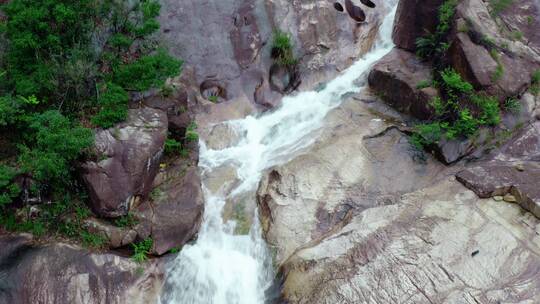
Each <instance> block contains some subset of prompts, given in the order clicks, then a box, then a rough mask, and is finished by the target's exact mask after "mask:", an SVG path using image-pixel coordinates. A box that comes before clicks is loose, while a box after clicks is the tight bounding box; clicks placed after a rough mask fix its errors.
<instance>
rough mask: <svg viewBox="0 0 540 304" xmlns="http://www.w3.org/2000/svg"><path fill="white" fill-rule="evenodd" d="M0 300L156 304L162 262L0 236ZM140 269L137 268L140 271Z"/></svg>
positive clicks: (8, 303)
mask: <svg viewBox="0 0 540 304" xmlns="http://www.w3.org/2000/svg"><path fill="white" fill-rule="evenodd" d="M0 248H2V250H0V265H1V266H0V286H1V291H0V303H2V304H14V303H28V304H30V303H32V304H33V303H85V304H102V303H108V304H121V303H132V304H143V303H156V302H157V299H158V297H159V293H160V288H161V285H162V282H163V278H164V271H165V269H164V263H163V262H165V261H161V262H159V261H153V262H147V263H145V264H143V265H141V264H139V263H136V262H134V261H132V260H131V259H130V258H128V257H120V256H118V255H113V254H111V253H92V252H89V251H87V250H84V249H81V248H78V247H75V246H71V245H68V244H61V243H53V244H49V245H47V246H38V245H36V244H34V243H33V241H32V239H31V238H30V237H29V236H25V235H21V236H0ZM141 270H142V271H141Z"/></svg>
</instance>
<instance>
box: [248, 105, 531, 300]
mask: <svg viewBox="0 0 540 304" xmlns="http://www.w3.org/2000/svg"><path fill="white" fill-rule="evenodd" d="M366 99H369V97H361V98H357V99H354V100H355V101H352V100H351V101H347V102H345V103H344V104H343V105H342V106H340V107H339V108H338V109H336V110H335V111H333V112H332V113H331V114H330V115H329V117H328V119H327V124H326V125H325V127H324V131H323V132H322V134H321V136H320V140H319V141H318V142H317V143H316V144H315V145H314V146H313V148H312V149H310V151H308V152H306V153H305V154H304V155H301V156H299V157H297V158H296V159H294V160H293V161H291V162H290V163H288V164H286V165H283V166H279V167H276V168H273V169H272V170H271V171H270V172H269V173H268V175H267V176H266V177H265V178H264V179H263V181H262V182H261V184H260V187H259V191H258V199H259V205H260V214H261V218H262V223H263V230H264V232H265V235H266V238H267V240H268V242H269V244H270V246H272V247H273V248H274V250H275V251H276V253H277V254H276V260H275V261H276V263H278V265H279V267H280V270H281V273H282V275H283V278H284V281H283V290H282V300H283V301H285V302H288V303H364V302H366V303H368V302H374V303H406V301H412V302H413V303H489V302H490V301H501V302H505V301H509V302H516V301H517V302H527V301H528V302H531V303H532V302H536V301H538V300H540V296H539V295H540V281H538V280H537V278H536V276H535V275H534V274H533V273H535V272H536V271H538V270H539V269H540V247H539V246H540V239H539V238H538V236H537V234H536V232H535V230H536V229H538V228H539V227H540V220H538V219H537V218H536V217H535V216H534V215H532V214H531V213H528V212H524V209H522V208H521V207H520V206H519V205H518V204H509V203H507V202H504V201H502V200H501V201H500V202H496V201H494V200H489V199H481V198H478V196H477V195H476V194H475V193H474V192H472V191H470V190H468V189H467V188H466V187H464V186H462V185H461V184H460V183H458V182H457V181H455V178H454V177H453V175H454V174H456V172H458V171H461V170H463V164H457V165H454V166H452V167H446V166H444V165H442V164H441V163H439V162H438V161H436V160H434V159H432V158H430V157H429V156H427V155H424V154H422V153H420V152H417V151H416V152H415V150H414V149H412V150H411V146H410V144H409V143H408V141H407V140H406V136H405V135H404V134H402V132H401V131H400V130H399V128H400V127H399V126H400V125H401V123H400V122H399V115H398V116H397V117H396V116H395V114H392V111H389V110H382V111H381V110H380V109H377V108H375V109H374V108H370V107H371V106H374V107H375V106H376V107H380V105H379V104H378V102H375V103H367V104H366V103H361V102H359V101H358V100H366ZM383 109H384V108H383ZM388 113H390V114H392V115H391V116H390V117H392V118H389V117H388V115H387V114H388ZM353 117H354V122H353V121H351V118H353ZM359 126H362V127H359ZM392 126H393V127H392ZM359 138H360V139H361V138H363V140H359ZM529 146H531V145H529ZM418 153H420V154H418ZM471 166H472V165H471ZM524 167H525V169H524V170H525V171H523V172H520V171H518V170H516V169H513V170H514V171H515V172H516V174H519V173H523V174H525V172H527V170H530V169H531V168H530V167H529V166H527V165H526V164H525V166H524ZM468 169H470V168H469V167H467V168H465V170H468ZM458 176H459V174H458ZM483 177H485V176H481V177H479V178H478V180H482V178H483ZM525 180H526V178H525ZM537 180H538V177H535V176H532V175H531V176H530V181H537ZM516 200H519V196H518V195H517V194H516ZM510 273H511V274H510ZM521 284H523V285H521ZM518 285H520V286H526V287H525V288H523V289H522V288H518V287H517V286H518ZM404 299H407V300H406V301H404Z"/></svg>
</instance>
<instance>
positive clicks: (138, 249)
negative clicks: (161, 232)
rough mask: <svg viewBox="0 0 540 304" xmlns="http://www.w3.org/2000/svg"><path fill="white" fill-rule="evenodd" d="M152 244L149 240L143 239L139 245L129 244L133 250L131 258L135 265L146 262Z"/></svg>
mask: <svg viewBox="0 0 540 304" xmlns="http://www.w3.org/2000/svg"><path fill="white" fill-rule="evenodd" d="M153 244H154V241H153V240H152V239H151V238H148V239H145V240H144V241H141V242H139V243H133V244H131V247H132V248H133V255H132V256H131V258H132V259H133V260H134V261H135V262H137V263H142V262H144V261H146V260H147V259H148V254H149V253H150V250H151V249H152V245H153Z"/></svg>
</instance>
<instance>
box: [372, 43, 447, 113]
mask: <svg viewBox="0 0 540 304" xmlns="http://www.w3.org/2000/svg"><path fill="white" fill-rule="evenodd" d="M432 81H433V76H432V72H431V66H430V65H429V64H428V63H426V62H422V61H421V60H420V59H418V58H417V57H416V55H415V54H413V53H410V52H407V51H404V50H401V49H398V48H395V49H393V50H392V51H391V52H390V53H389V54H388V55H386V56H385V57H383V58H382V59H381V60H379V61H378V62H377V63H376V64H375V66H374V67H373V69H372V70H371V72H370V73H369V85H370V87H371V88H372V89H374V90H375V91H376V92H379V93H380V94H383V95H384V99H385V100H386V101H387V102H389V103H390V104H392V105H393V106H394V107H395V108H396V109H398V110H399V111H401V112H404V113H407V114H410V115H412V116H414V117H416V118H419V119H430V118H431V117H433V116H434V113H433V109H432V108H431V107H430V106H429V103H430V102H431V100H432V98H434V97H436V96H438V90H437V89H435V88H433V87H430V85H431V82H432ZM420 84H424V86H426V87H421V86H420Z"/></svg>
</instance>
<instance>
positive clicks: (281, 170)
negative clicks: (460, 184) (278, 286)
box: [257, 100, 444, 264]
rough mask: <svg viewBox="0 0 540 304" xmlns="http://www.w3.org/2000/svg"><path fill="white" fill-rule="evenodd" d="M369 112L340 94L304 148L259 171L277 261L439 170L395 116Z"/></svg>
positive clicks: (263, 206)
mask: <svg viewBox="0 0 540 304" xmlns="http://www.w3.org/2000/svg"><path fill="white" fill-rule="evenodd" d="M384 111H385V112H387V113H388V112H390V111H389V110H388V109H384ZM376 112H377V111H376V110H374V109H370V108H366V107H365V106H364V105H363V104H362V103H358V102H355V101H354V100H349V101H348V102H345V103H344V104H343V105H341V106H340V107H339V108H338V109H336V110H335V111H334V112H332V113H331V114H329V116H328V120H327V123H326V125H325V126H324V130H325V131H324V133H323V134H322V135H321V138H320V140H319V142H318V143H317V144H316V145H315V146H314V147H313V149H311V150H310V152H309V153H305V154H304V155H302V156H299V157H297V158H296V159H294V160H293V161H291V162H289V163H287V164H285V165H283V166H279V167H275V168H272V169H271V170H270V172H269V173H268V175H266V176H264V177H263V179H262V181H261V183H260V185H259V189H258V195H257V198H258V203H259V207H260V213H261V222H262V227H263V232H264V235H265V237H266V240H267V241H268V243H269V244H270V246H272V247H275V252H276V257H275V261H276V263H278V264H280V263H283V262H284V261H286V260H287V259H288V258H290V256H291V255H292V254H293V253H294V252H295V251H297V250H298V249H299V248H303V247H305V246H312V245H313V244H316V243H318V242H320V241H321V240H322V239H324V238H326V237H328V236H329V235H331V234H333V233H334V231H336V230H338V229H340V228H341V227H342V226H343V225H345V224H346V223H348V221H350V220H351V218H352V217H354V216H355V215H356V214H358V213H361V212H362V211H363V210H366V209H370V208H373V207H377V206H384V205H389V204H390V205H391V204H395V203H396V202H397V201H398V200H399V197H400V196H401V195H402V194H404V193H407V192H410V191H413V190H415V189H417V188H418V187H422V186H428V185H431V184H432V183H433V182H435V181H436V180H437V179H438V178H440V177H439V174H440V173H441V171H443V170H444V166H443V165H442V164H440V163H438V162H437V161H435V160H434V159H433V158H430V157H427V158H426V157H425V156H423V155H422V154H421V153H419V152H417V151H415V150H414V149H413V148H412V147H411V145H410V144H409V142H408V140H407V136H406V135H405V134H403V133H402V132H401V131H400V130H399V129H397V128H396V127H391V124H392V123H393V122H395V121H394V120H393V119H390V118H387V117H386V116H384V115H381V116H378V115H376V114H374V113H376ZM352 117H354V119H352ZM379 117H384V120H381V119H380V118H379ZM361 138H364V140H361ZM382 172H385V173H384V174H381V173H382Z"/></svg>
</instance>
